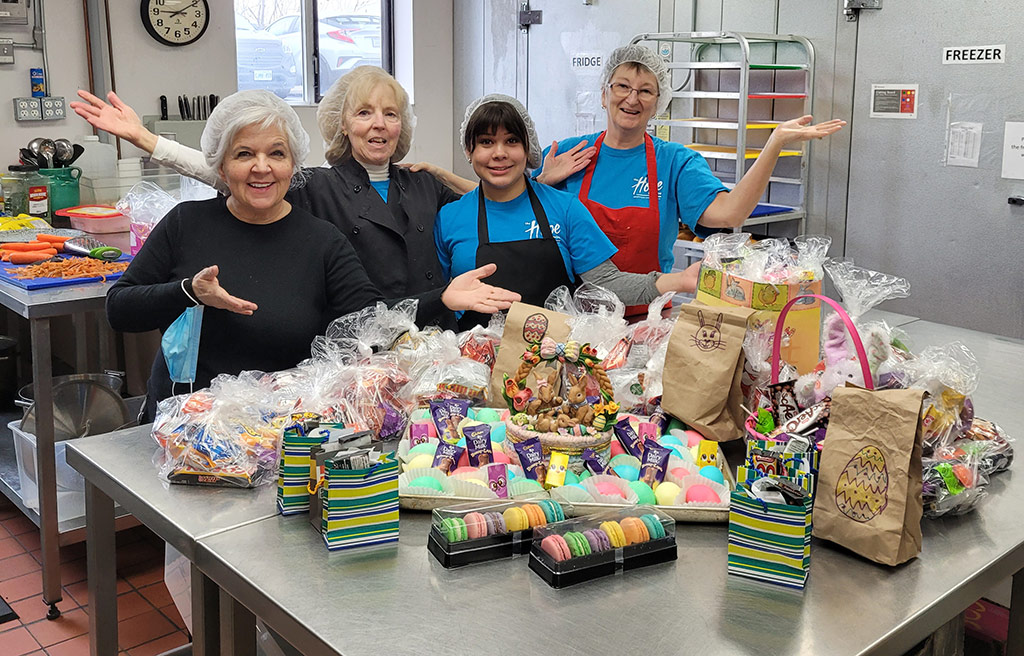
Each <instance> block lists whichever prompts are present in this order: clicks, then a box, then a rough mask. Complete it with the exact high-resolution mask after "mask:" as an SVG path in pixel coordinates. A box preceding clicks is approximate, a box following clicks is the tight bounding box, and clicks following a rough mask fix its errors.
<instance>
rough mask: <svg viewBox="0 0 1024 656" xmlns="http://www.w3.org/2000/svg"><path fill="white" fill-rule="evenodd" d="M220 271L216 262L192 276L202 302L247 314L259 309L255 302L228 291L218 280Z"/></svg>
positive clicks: (196, 292) (194, 288) (193, 289)
mask: <svg viewBox="0 0 1024 656" xmlns="http://www.w3.org/2000/svg"><path fill="white" fill-rule="evenodd" d="M218 273H220V268H219V267H218V266H217V265H216V264H214V265H213V266H208V267H206V268H205V269H203V270H202V271H200V272H199V273H197V274H196V275H194V276H192V292H193V293H194V294H195V295H196V298H198V299H199V302H200V303H202V304H203V305H208V306H210V307H214V308H219V309H221V310H227V311H229V312H235V313H237V314H244V315H247V316H248V315H251V314H252V313H253V312H255V311H256V310H257V309H258V308H257V307H256V304H255V303H252V302H250V301H245V300H242V299H240V298H237V297H235V296H232V295H231V294H229V293H227V291H225V290H224V288H223V287H221V286H220V281H219V280H217V274H218Z"/></svg>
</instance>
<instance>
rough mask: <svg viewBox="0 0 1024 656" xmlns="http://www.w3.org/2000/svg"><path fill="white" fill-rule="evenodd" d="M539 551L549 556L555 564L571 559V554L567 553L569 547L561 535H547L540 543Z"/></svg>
mask: <svg viewBox="0 0 1024 656" xmlns="http://www.w3.org/2000/svg"><path fill="white" fill-rule="evenodd" d="M540 548H541V551H543V552H544V553H546V554H547V555H549V556H551V559H552V560H553V561H555V562H556V563H560V562H562V561H563V560H569V558H571V557H572V552H571V551H569V545H568V544H567V543H566V541H565V538H563V537H562V536H561V535H558V534H555V535H549V536H547V537H546V538H544V539H543V540H541V541H540Z"/></svg>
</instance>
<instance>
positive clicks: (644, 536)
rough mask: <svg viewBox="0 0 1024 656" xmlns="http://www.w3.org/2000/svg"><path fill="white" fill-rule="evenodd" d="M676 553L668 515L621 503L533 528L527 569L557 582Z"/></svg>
mask: <svg viewBox="0 0 1024 656" xmlns="http://www.w3.org/2000/svg"><path fill="white" fill-rule="evenodd" d="M676 557H677V553H676V523H675V520H674V519H672V517H670V516H669V515H667V514H666V513H665V512H663V511H661V510H659V509H657V508H655V507H654V506H649V505H638V506H623V507H621V508H616V509H613V510H607V511H604V512H600V513H595V514H593V515H586V516H584V517H575V518H572V519H566V520H565V521H562V522H557V523H550V524H546V525H544V526H540V527H537V528H535V529H534V531H533V545H532V547H531V549H530V569H532V570H533V571H534V572H536V573H537V574H538V575H540V576H541V578H543V579H544V580H545V581H547V582H548V584H549V585H551V586H553V587H556V588H561V587H565V586H567V585H574V584H576V583H582V582H584V581H589V580H592V579H595V578H598V577H601V576H607V575H609V574H615V573H616V572H620V571H622V572H625V571H628V570H631V569H635V568H637V567H645V566H647V565H655V564H658V563H663V562H667V561H670V560H675V559H676Z"/></svg>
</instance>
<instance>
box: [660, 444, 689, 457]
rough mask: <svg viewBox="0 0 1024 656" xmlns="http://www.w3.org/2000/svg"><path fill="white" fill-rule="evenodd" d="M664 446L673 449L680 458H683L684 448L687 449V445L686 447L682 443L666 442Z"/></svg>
mask: <svg viewBox="0 0 1024 656" xmlns="http://www.w3.org/2000/svg"><path fill="white" fill-rule="evenodd" d="M662 446H664V447H665V448H666V449H669V450H670V451H672V453H673V454H674V455H675V456H677V457H679V458H683V457H684V456H683V449H685V448H686V447H684V446H683V445H681V444H664V445H662Z"/></svg>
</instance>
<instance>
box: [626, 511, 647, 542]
mask: <svg viewBox="0 0 1024 656" xmlns="http://www.w3.org/2000/svg"><path fill="white" fill-rule="evenodd" d="M619 526H621V527H622V534H623V535H625V536H626V544H627V545H630V544H643V543H644V542H647V541H648V540H650V539H651V534H650V533H648V532H647V526H646V525H645V524H644V522H643V520H641V519H640V518H639V517H626V518H624V519H623V520H622V521H621V522H619Z"/></svg>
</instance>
